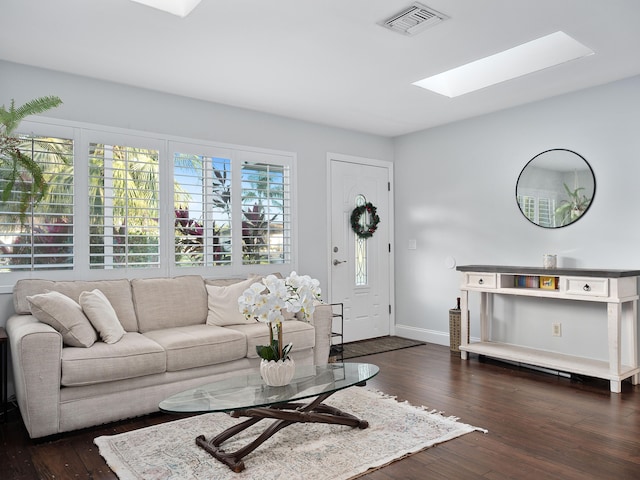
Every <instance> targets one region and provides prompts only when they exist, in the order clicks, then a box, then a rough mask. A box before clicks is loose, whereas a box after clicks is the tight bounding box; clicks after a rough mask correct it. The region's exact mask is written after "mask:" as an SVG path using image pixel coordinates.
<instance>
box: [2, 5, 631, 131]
mask: <svg viewBox="0 0 640 480" xmlns="http://www.w3.org/2000/svg"><path fill="white" fill-rule="evenodd" d="M421 3H424V4H425V5H426V6H428V7H429V8H431V9H433V10H435V11H437V12H441V13H442V14H444V15H446V16H447V17H448V19H447V20H446V21H444V22H441V23H439V24H437V25H434V26H432V27H431V28H428V29H426V30H424V31H422V32H421V33H420V34H418V35H414V36H405V35H398V34H397V33H395V32H392V31H390V30H388V29H386V28H383V27H381V26H380V22H384V21H385V20H386V19H389V18H390V17H392V16H393V15H394V14H396V13H398V12H399V11H402V10H403V9H406V8H408V7H410V6H411V5H412V4H413V2H411V1H403V0H349V1H344V0H322V1H318V0H278V1H277V2H274V1H269V2H266V1H264V0H215V1H211V0H209V1H203V2H201V3H200V4H199V5H198V6H197V8H196V9H194V10H193V12H191V13H190V14H189V15H188V16H187V17H185V18H180V17H177V16H174V15H167V14H166V13H164V12H161V11H159V10H156V9H151V8H148V7H146V6H145V5H142V4H140V3H136V2H131V1H129V0H92V1H86V0H56V1H55V2H52V1H51V0H3V2H2V8H1V11H2V18H3V22H2V28H1V29H0V59H3V60H8V61H12V62H17V63H23V64H27V65H34V66H39V67H43V68H48V69H53V70H59V71H63V72H69V73H74V74H79V75H85V76H89V77H95V78H100V79H104V80H108V81H113V82H119V83H124V84H128V85H134V86H139V87H144V88H149V89H153V90H158V91H162V92H168V93H173V94H177V95H184V96H187V97H192V98H196V99H201V100H206V101H211V102H218V103H224V104H228V105H234V106H238V107H243V108H249V109H254V110H258V111H263V112H269V113H273V114H277V115H283V116H287V117H291V118H295V119H299V120H305V121H310V122H316V123H321V124H326V125H332V126H336V127H341V128H347V129H352V130H357V131H362V132H369V133H373V134H378V135H384V136H390V137H393V136H397V135H402V134H405V133H410V132H413V131H417V130H422V129H426V128H431V127H434V126H438V125H442V124H446V123H449V122H453V121H456V120H460V119H464V118H469V117H473V116H477V115H481V114H484V113H488V112H493V111H497V110H501V109H504V108H509V107H513V106H517V105H522V104H524V103H528V102H532V101H536V100H540V99H544V98H548V97H552V96H555V95H560V94H564V93H568V92H571V91H575V90H580V89H583V88H587V87H591V86H595V85H600V84H604V83H608V82H611V81H614V80H618V79H622V78H626V77H630V76H634V75H638V74H640V55H638V54H637V46H638V45H640V28H638V27H637V21H638V19H640V2H639V1H637V0H615V1H611V2H595V1H590V0H589V1H585V0H563V1H562V2H558V1H557V0H518V1H513V0H483V1H481V2H480V1H477V0H426V1H424V2H421ZM557 31H564V32H565V33H567V34H568V35H570V36H571V37H572V38H574V39H576V40H577V41H578V42H580V43H582V44H583V45H585V46H587V47H588V48H590V49H591V50H593V51H594V52H595V53H596V54H595V55H591V56H589V57H586V58H583V59H580V60H577V61H573V62H567V63H564V64H561V65H558V66H555V67H551V68H547V69H545V70H543V71H540V72H535V73H531V74H529V75H525V76H523V77H519V78H516V79H513V80H509V81H505V82H502V83H499V84H497V85H493V86H490V87H487V88H484V89H482V90H479V91H476V92H472V93H468V94H466V95H463V96H461V97H457V98H447V97H443V96H441V95H438V94H436V93H432V92H429V91H427V90H424V89H421V88H417V87H416V86H414V85H412V83H413V82H416V81H418V80H420V79H422V78H425V77H428V76H431V75H434V74H437V73H440V72H443V71H445V70H448V69H451V68H454V67H457V66H460V65H464V64H467V63H470V62H472V61H474V60H477V59H479V58H482V57H487V56H490V55H493V54H495V53H498V52H501V51H504V50H507V49H509V48H512V47H515V46H517V45H521V44H523V43H526V42H529V41H531V40H533V39H536V38H540V37H543V36H545V35H548V34H551V33H553V32H557ZM0 74H1V72H0ZM43 94H53V95H55V94H56V92H43ZM3 96H6V97H7V98H1V99H0V103H7V102H8V101H9V100H10V98H11V92H3ZM63 100H64V99H63Z"/></svg>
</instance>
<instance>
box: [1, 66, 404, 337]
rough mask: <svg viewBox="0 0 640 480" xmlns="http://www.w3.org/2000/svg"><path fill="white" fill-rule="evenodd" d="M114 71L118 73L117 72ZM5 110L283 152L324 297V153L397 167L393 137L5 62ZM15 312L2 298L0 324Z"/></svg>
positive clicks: (310, 270)
mask: <svg viewBox="0 0 640 480" xmlns="http://www.w3.org/2000/svg"><path fill="white" fill-rule="evenodd" d="M114 68H116V67H114ZM0 92H2V93H1V94H0V95H1V96H0V104H4V105H8V104H9V102H10V100H11V99H12V98H13V99H15V101H16V105H20V104H22V103H24V102H26V101H28V100H31V99H33V98H35V97H39V96H44V95H57V96H59V97H60V98H61V99H62V100H63V102H64V104H63V105H62V106H61V107H59V108H56V109H54V110H50V111H48V112H47V113H46V116H47V117H50V118H61V119H65V120H72V121H76V122H89V123H92V124H97V125H106V126H112V127H119V128H129V129H133V130H141V131H148V132H155V133H161V134H169V135H177V136H184V137H189V138H195V139H204V140H212V141H218V142H224V143H231V144H237V145H244V146H250V147H260V148H269V149H275V150H285V151H292V152H296V153H297V158H298V169H297V171H298V212H299V218H298V219H297V220H298V248H299V256H298V270H299V271H300V272H301V273H305V274H309V275H312V276H314V277H316V278H318V279H319V280H320V282H321V287H322V289H323V291H324V292H326V291H327V271H328V269H327V262H328V261H329V260H328V253H329V252H328V251H329V248H328V247H327V245H326V237H327V235H326V233H325V230H326V229H325V227H324V226H325V225H327V224H328V217H327V212H326V205H327V184H326V158H327V152H336V153H342V154H346V155H354V156H360V157H366V158H373V159H379V160H386V161H393V142H392V140H391V139H389V138H385V137H381V136H375V135H368V134H363V133H359V132H355V131H349V130H344V129H339V128H333V127H328V126H323V125H318V124H312V123H308V122H302V121H297V120H293V119H288V118H284V117H278V116H275V115H269V114H264V113H259V112H255V111H251V110H245V109H240V108H235V107H230V106H226V105H221V104H214V103H208V102H203V101H199V100H194V99H190V98H185V97H179V96H175V95H168V94H164V93H160V92H155V91H151V90H145V89H140V88H133V87H128V86H124V85H120V84H115V83H110V82H103V81H99V80H93V79H89V78H85V77H79V76H75V75H68V74H65V73H60V72H55V71H51V70H44V69H39V68H33V67H28V66H24V65H19V64H15V63H9V62H3V61H0ZM11 311H12V306H11V299H10V296H9V295H4V296H3V295H0V325H4V324H5V322H6V317H7V315H8V314H9V313H10V312H11Z"/></svg>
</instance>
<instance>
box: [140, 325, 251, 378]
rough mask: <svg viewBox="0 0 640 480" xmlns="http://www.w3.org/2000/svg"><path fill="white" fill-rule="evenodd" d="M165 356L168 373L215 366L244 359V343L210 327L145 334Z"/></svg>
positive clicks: (233, 333)
mask: <svg viewBox="0 0 640 480" xmlns="http://www.w3.org/2000/svg"><path fill="white" fill-rule="evenodd" d="M144 335H145V336H146V337H148V338H150V339H151V340H153V341H154V342H156V343H158V344H159V345H161V346H162V347H163V348H164V350H165V351H166V353H167V371H168V372H175V371H178V370H186V369H188V368H195V367H202V366H205V365H215V364H217V363H223V362H230V361H232V360H237V359H240V358H244V357H245V356H246V354H247V340H246V338H245V336H244V335H243V334H242V333H241V332H238V331H235V330H230V329H228V328H223V327H217V326H212V325H188V326H184V327H174V328H165V329H162V330H153V331H150V332H146V333H145V334H144Z"/></svg>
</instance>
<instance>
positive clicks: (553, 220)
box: [516, 148, 596, 228]
mask: <svg viewBox="0 0 640 480" xmlns="http://www.w3.org/2000/svg"><path fill="white" fill-rule="evenodd" d="M571 162H573V163H575V166H574V165H570V166H563V165H562V164H563V163H566V164H567V165H568V164H569V163H571ZM570 176H571V177H572V178H571V179H570V178H569V177H570ZM569 179H570V180H571V181H572V183H573V185H572V186H571V187H570V186H569V185H568V181H569ZM523 190H524V192H523ZM532 192H544V195H534V194H532ZM525 193H526V194H525ZM595 194H596V177H595V174H594V173H593V169H592V168H591V165H590V164H589V162H587V160H586V159H585V158H584V157H583V156H582V155H580V154H579V153H576V152H574V151H573V150H568V149H566V148H553V149H549V150H545V151H544V152H542V153H539V154H538V155H536V156H535V157H533V158H532V159H531V160H529V161H528V162H527V164H526V165H525V166H524V168H523V169H522V171H521V172H520V175H519V176H518V180H517V182H516V204H517V205H518V208H519V209H520V212H521V213H522V215H524V217H525V218H526V219H527V220H528V221H530V222H531V223H533V224H534V225H537V226H539V227H542V228H562V227H566V226H568V225H571V224H573V223H575V222H577V221H578V220H580V219H581V218H582V217H583V216H584V214H585V213H587V211H588V210H589V208H590V207H591V205H592V204H593V199H594V197H595Z"/></svg>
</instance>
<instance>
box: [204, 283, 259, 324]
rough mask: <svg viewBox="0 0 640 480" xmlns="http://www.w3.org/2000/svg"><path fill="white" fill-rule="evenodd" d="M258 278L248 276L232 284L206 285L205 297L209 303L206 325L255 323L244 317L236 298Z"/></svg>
mask: <svg viewBox="0 0 640 480" xmlns="http://www.w3.org/2000/svg"><path fill="white" fill-rule="evenodd" d="M259 281H260V279H256V278H248V279H247V280H243V281H241V282H238V283H234V284H233V285H228V286H224V287H219V286H216V285H207V294H208V295H207V298H208V304H209V314H208V315H207V325H218V326H220V327H224V326H227V325H241V324H249V323H255V322H256V321H255V320H254V319H251V318H246V317H245V316H244V315H242V313H240V310H239V308H238V298H239V297H240V296H241V295H242V294H243V293H244V291H245V290H246V289H247V288H249V287H250V286H251V285H253V284H254V283H257V282H259Z"/></svg>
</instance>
